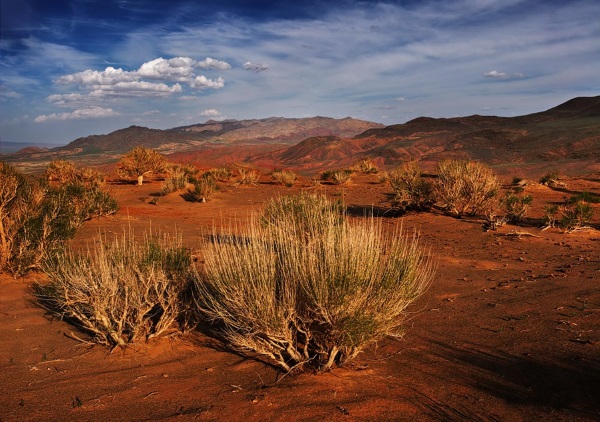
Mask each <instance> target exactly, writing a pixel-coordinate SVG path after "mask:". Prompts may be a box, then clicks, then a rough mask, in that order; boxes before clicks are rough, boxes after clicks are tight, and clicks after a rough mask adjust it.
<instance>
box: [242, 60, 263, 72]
mask: <svg viewBox="0 0 600 422" xmlns="http://www.w3.org/2000/svg"><path fill="white" fill-rule="evenodd" d="M244 69H246V70H251V71H253V72H256V73H259V72H264V71H265V70H269V65H267V64H264V63H252V62H246V63H244Z"/></svg>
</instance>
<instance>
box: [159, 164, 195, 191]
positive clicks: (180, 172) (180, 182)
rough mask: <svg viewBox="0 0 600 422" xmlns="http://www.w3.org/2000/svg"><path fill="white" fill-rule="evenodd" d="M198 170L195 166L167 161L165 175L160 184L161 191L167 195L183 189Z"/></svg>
mask: <svg viewBox="0 0 600 422" xmlns="http://www.w3.org/2000/svg"><path fill="white" fill-rule="evenodd" d="M198 172H199V170H198V169H197V168H196V167H194V166H192V165H189V164H175V163H169V164H168V165H167V166H166V173H167V176H166V177H165V180H164V181H163V182H162V184H161V193H162V194H163V195H167V194H169V193H172V192H177V191H179V190H182V189H185V188H186V186H187V185H188V184H189V183H190V182H191V181H192V180H193V179H194V178H195V177H196V176H197V175H198Z"/></svg>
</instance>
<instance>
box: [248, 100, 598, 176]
mask: <svg viewBox="0 0 600 422" xmlns="http://www.w3.org/2000/svg"><path fill="white" fill-rule="evenodd" d="M364 157H369V158H371V159H373V160H375V161H376V162H378V163H379V164H380V165H382V166H388V167H393V166H397V165H399V164H401V163H402V162H404V161H406V160H408V159H410V158H418V159H419V160H421V161H423V162H424V163H434V162H437V161H439V160H441V159H444V158H465V159H474V160H479V161H483V162H486V163H488V164H490V165H494V166H501V165H506V166H513V167H518V166H538V167H540V166H542V167H543V166H544V165H546V166H547V167H549V166H558V165H561V166H562V165H567V163H569V164H572V163H576V162H580V163H583V164H582V166H581V169H580V170H581V171H600V97H585V98H575V99H572V100H570V101H567V102H566V103H564V104H561V105H559V106H557V107H554V108H551V109H550V110H547V111H544V112H540V113H534V114H530V115H526V116H518V117H510V118H508V117H495V116H479V115H474V116H468V117H457V118H450V119H433V118H428V117H420V118H417V119H414V120H411V121H409V122H407V123H405V124H400V125H392V126H387V127H384V128H374V129H369V130H367V131H365V132H363V133H361V134H359V135H357V136H354V137H352V138H339V137H337V138H334V137H313V138H309V139H306V140H304V141H302V142H300V143H298V144H297V145H294V146H292V147H289V148H286V149H282V150H279V151H276V152H272V153H270V154H263V155H260V156H256V157H254V158H253V159H254V160H255V161H257V162H260V163H262V164H263V165H268V164H270V165H272V166H278V167H292V168H297V169H303V170H309V169H311V170H320V169H323V168H326V167H329V168H331V167H344V166H349V165H352V163H354V162H356V161H357V160H358V159H360V158H364Z"/></svg>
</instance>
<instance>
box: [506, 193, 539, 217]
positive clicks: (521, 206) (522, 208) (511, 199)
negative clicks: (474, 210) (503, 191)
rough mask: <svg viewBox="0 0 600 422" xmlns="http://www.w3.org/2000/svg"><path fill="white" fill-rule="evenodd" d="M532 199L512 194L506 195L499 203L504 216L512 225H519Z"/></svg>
mask: <svg viewBox="0 0 600 422" xmlns="http://www.w3.org/2000/svg"><path fill="white" fill-rule="evenodd" d="M532 201H533V197H532V196H531V195H524V196H517V195H515V194H514V193H508V194H507V195H506V196H505V197H504V198H502V200H501V201H500V202H501V204H502V206H503V208H504V210H505V211H506V216H507V218H508V220H509V221H511V222H513V223H520V222H521V221H523V218H525V216H526V215H527V211H528V210H529V207H530V206H531V203H532Z"/></svg>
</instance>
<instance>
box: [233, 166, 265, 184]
mask: <svg viewBox="0 0 600 422" xmlns="http://www.w3.org/2000/svg"><path fill="white" fill-rule="evenodd" d="M237 173H238V177H237V183H239V184H240V185H258V181H259V180H260V172H259V171H258V170H257V169H255V168H252V167H249V166H244V165H238V166H237Z"/></svg>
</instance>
